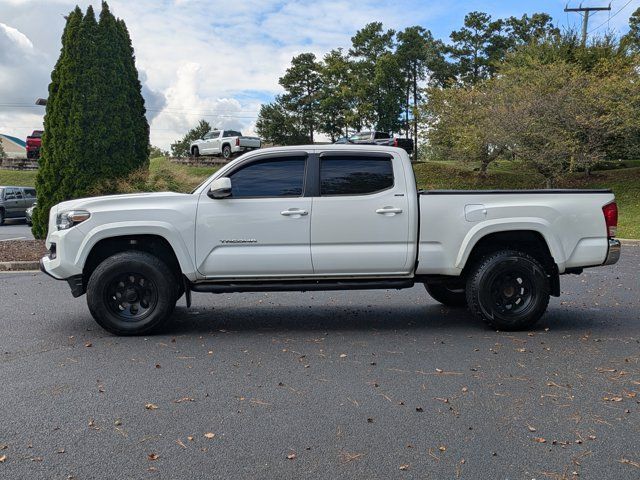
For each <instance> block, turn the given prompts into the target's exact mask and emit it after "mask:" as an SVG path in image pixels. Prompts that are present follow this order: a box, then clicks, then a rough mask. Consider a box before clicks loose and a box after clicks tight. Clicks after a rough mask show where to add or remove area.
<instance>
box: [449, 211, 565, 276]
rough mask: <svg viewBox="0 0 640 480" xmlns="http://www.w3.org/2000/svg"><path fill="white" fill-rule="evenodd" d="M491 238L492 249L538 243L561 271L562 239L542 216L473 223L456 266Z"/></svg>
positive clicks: (562, 263)
mask: <svg viewBox="0 0 640 480" xmlns="http://www.w3.org/2000/svg"><path fill="white" fill-rule="evenodd" d="M491 240H493V241H494V242H496V247H495V248H504V247H505V243H508V245H506V246H507V247H513V246H514V245H517V244H524V245H525V246H526V245H529V244H532V243H533V244H538V245H539V246H542V245H544V250H545V251H546V252H547V253H548V254H549V256H550V257H551V259H553V261H554V262H555V263H556V265H557V266H558V268H559V270H560V271H561V272H562V271H564V264H565V262H566V258H565V255H564V250H563V248H562V244H561V242H560V241H559V240H558V239H557V238H556V236H555V235H554V234H553V231H552V229H551V226H550V225H549V224H548V223H547V222H545V221H544V220H541V219H531V220H530V221H526V220H525V221H517V222H514V221H513V220H509V219H505V220H501V221H497V222H491V223H488V222H483V223H480V224H478V225H476V226H475V227H474V228H472V229H471V230H469V232H467V235H466V236H465V238H464V240H463V241H462V244H461V247H460V250H459V251H458V256H457V258H456V263H455V265H456V267H457V268H459V269H463V268H465V267H466V266H467V264H468V262H469V259H470V258H471V257H472V255H473V254H474V252H477V250H478V247H486V245H487V243H488V242H490V241H491Z"/></svg>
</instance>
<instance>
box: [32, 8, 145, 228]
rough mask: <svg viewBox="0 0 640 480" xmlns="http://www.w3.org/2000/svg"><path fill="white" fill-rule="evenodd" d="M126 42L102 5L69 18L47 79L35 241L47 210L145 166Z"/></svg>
mask: <svg viewBox="0 0 640 480" xmlns="http://www.w3.org/2000/svg"><path fill="white" fill-rule="evenodd" d="M144 115H145V108H144V100H143V98H142V93H141V85H140V81H139V80H138V73H137V70H136V68H135V60H134V56H133V49H132V47H131V40H130V38H129V34H128V32H127V30H126V26H125V25H124V22H123V21H121V20H117V19H116V18H115V17H114V16H113V15H112V14H111V12H110V11H109V7H108V5H107V4H106V2H103V4H102V10H101V13H100V21H99V22H98V21H97V20H96V16H95V13H94V10H93V7H91V6H89V7H88V8H87V11H86V13H85V14H84V16H83V15H82V11H81V10H80V9H79V8H77V7H76V9H75V10H74V11H73V12H71V13H70V14H69V16H68V17H67V23H66V26H65V30H64V33H63V38H62V50H61V53H60V57H59V59H58V62H57V63H56V66H55V68H54V70H53V72H52V74H51V84H50V85H49V99H48V102H47V110H46V114H45V128H44V134H43V139H42V157H41V159H40V169H39V172H38V176H37V179H36V188H37V190H38V208H37V209H36V211H35V214H34V226H33V232H34V235H35V236H36V237H38V238H41V237H44V236H45V235H46V233H47V227H48V225H47V220H48V214H49V209H50V208H51V206H52V205H55V204H56V203H59V202H61V201H64V200H68V199H71V198H77V197H81V196H83V195H87V194H88V193H89V192H91V191H92V189H93V187H94V186H95V185H96V184H98V183H100V182H102V181H104V180H109V179H115V178H120V177H123V176H126V175H127V174H128V173H130V172H132V171H134V170H137V169H139V168H141V167H145V166H148V161H149V126H148V123H147V120H146V117H145V116H144Z"/></svg>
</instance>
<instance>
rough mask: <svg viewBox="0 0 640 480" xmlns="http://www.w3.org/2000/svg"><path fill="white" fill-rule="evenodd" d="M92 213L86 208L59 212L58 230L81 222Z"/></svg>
mask: <svg viewBox="0 0 640 480" xmlns="http://www.w3.org/2000/svg"><path fill="white" fill-rule="evenodd" d="M89 217H91V214H90V213H89V212H87V211H86V210H70V211H68V212H62V213H59V214H58V218H57V220H56V226H57V227H58V230H67V229H68V228H71V227H73V226H74V225H77V224H79V223H82V222H84V221H85V220H88V219H89Z"/></svg>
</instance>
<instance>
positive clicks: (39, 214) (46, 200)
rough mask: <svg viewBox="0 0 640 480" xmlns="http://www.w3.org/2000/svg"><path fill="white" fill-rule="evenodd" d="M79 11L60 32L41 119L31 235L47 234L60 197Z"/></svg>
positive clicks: (80, 21) (78, 31)
mask: <svg viewBox="0 0 640 480" xmlns="http://www.w3.org/2000/svg"><path fill="white" fill-rule="evenodd" d="M82 18H83V15H82V11H81V10H80V7H76V8H75V10H73V11H72V12H71V13H70V14H69V15H68V16H67V23H66V25H65V28H64V32H63V33H62V49H61V51H60V57H59V58H58V61H57V62H56V65H55V67H54V69H53V72H51V83H50V84H49V98H48V101H47V107H46V112H45V116H44V133H43V135H42V147H41V149H40V160H39V164H40V167H39V169H38V175H37V177H36V189H37V191H38V197H39V198H38V208H36V209H35V210H34V212H33V235H34V236H35V237H36V238H43V237H45V236H46V234H47V222H48V218H49V210H50V208H51V207H52V206H53V205H55V204H56V203H58V202H60V201H61V200H62V199H63V197H62V196H61V195H60V189H59V188H58V186H59V185H60V181H61V178H62V170H63V166H64V165H63V161H62V160H63V158H64V157H63V154H62V147H63V140H64V135H65V133H64V131H65V127H66V126H67V122H68V119H69V113H70V110H71V88H70V87H71V85H69V79H70V78H72V77H73V76H74V74H70V72H69V70H71V69H73V68H74V66H75V65H76V64H77V62H78V60H79V59H78V58H73V57H72V48H71V46H72V45H75V44H77V42H78V36H79V33H80V25H81V24H82Z"/></svg>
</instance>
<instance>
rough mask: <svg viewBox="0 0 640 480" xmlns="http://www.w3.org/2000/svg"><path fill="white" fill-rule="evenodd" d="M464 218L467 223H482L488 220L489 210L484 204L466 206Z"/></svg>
mask: <svg viewBox="0 0 640 480" xmlns="http://www.w3.org/2000/svg"><path fill="white" fill-rule="evenodd" d="M464 218H465V219H466V220H467V222H481V221H482V220H484V219H486V218H487V208H486V207H485V206H484V205H483V204H471V205H465V206H464Z"/></svg>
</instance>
